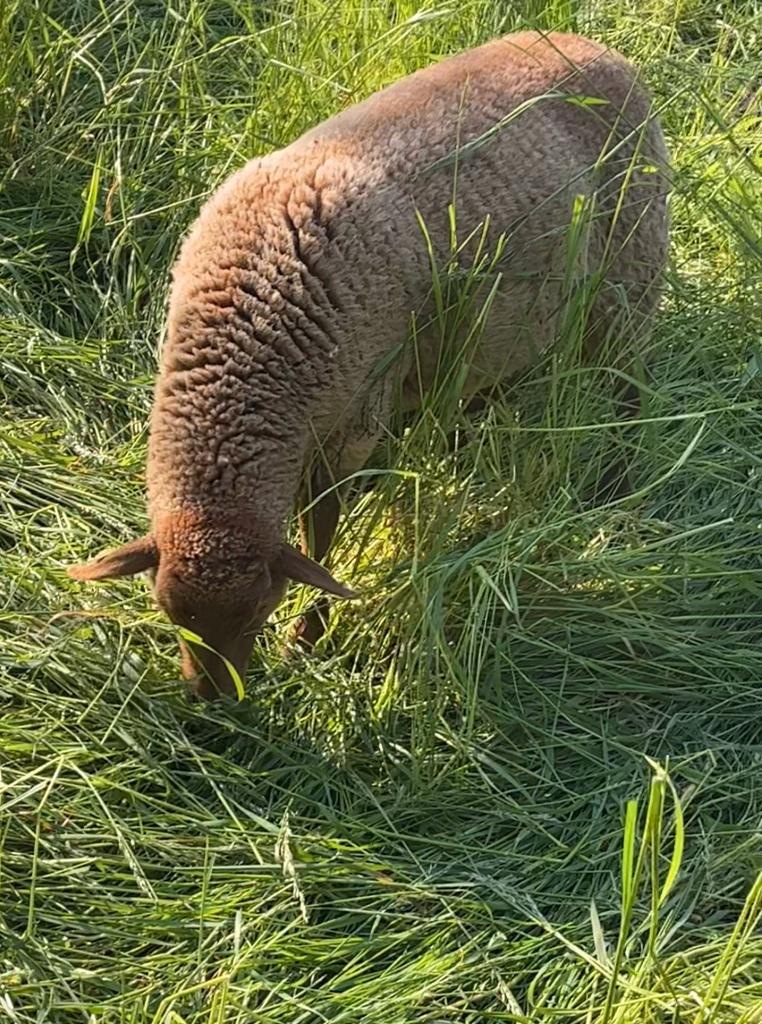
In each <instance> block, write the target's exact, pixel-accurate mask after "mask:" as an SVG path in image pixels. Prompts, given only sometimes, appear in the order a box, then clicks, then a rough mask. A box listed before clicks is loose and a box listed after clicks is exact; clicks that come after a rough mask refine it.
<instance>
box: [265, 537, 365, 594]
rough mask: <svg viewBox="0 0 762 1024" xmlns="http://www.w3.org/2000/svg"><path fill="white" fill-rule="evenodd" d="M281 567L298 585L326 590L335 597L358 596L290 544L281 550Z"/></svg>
mask: <svg viewBox="0 0 762 1024" xmlns="http://www.w3.org/2000/svg"><path fill="white" fill-rule="evenodd" d="M280 566H281V569H282V570H283V572H284V573H285V574H286V576H288V578H289V579H292V580H295V581H296V582H297V583H307V584H309V586H311V587H317V588H318V589H319V590H325V592H326V593H327V594H333V595H334V596H335V597H357V596H358V595H357V594H356V593H355V592H354V590H350V589H349V587H345V586H344V584H343V583H339V582H338V580H335V579H334V578H333V576H331V574H330V573H329V572H328V570H327V569H324V568H323V566H322V565H318V563H317V562H313V561H312V559H311V558H308V557H307V556H306V555H303V554H302V553H301V551H297V549H296V548H294V547H291V545H290V544H284V545H283V547H282V549H281V556H280Z"/></svg>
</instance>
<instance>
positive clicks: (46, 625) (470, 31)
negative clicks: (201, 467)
mask: <svg viewBox="0 0 762 1024" xmlns="http://www.w3.org/2000/svg"><path fill="white" fill-rule="evenodd" d="M759 15H760V10H759V8H755V5H754V4H753V3H750V2H746V0H736V2H722V0H720V2H718V3H711V4H710V3H707V2H705V0H683V2H682V3H680V4H665V3H663V2H662V0H645V2H641V0H638V2H635V0H612V2H610V3H606V4H600V3H597V2H595V0H587V2H582V0H552V2H551V3H550V4H548V5H547V6H544V5H543V4H540V3H535V2H530V0H517V2H516V3H513V4H510V3H502V2H501V3H495V2H489V0H465V2H462V3H460V4H447V3H443V4H439V5H437V4H428V3H426V2H425V0H418V2H417V3H413V2H408V0H395V2H393V3H389V4H381V3H373V4H371V3H365V2H362V3H359V2H357V3H350V2H349V0H337V2H328V0H323V2H321V0H293V2H290V3H285V2H283V3H280V4H278V3H269V4H259V5H252V4H248V3H245V2H243V0H214V2H213V0H177V2H176V3H174V4H159V3H151V2H147V0H124V2H121V3H116V4H108V5H106V4H103V3H99V2H97V0H81V2H79V3H77V4H71V3H64V2H63V0H7V3H6V4H5V5H4V6H3V7H2V9H0V183H1V185H0V360H1V365H2V374H1V376H0V388H1V389H2V397H3V403H4V416H3V420H2V423H1V424H0V502H1V503H2V504H1V506H0V547H1V548H2V563H3V572H2V577H1V581H0V596H1V598H2V600H1V602H0V631H1V635H2V644H1V645H0V702H1V705H2V715H1V716H0V766H1V775H0V786H1V787H2V802H3V804H2V806H3V810H2V816H1V817H0V885H1V886H2V899H1V900H0V1018H2V1019H7V1020H9V1021H13V1022H19V1024H31V1022H33V1021H34V1022H42V1021H46V1022H50V1024H70V1022H96V1021H97V1022H98V1024H101V1022H103V1024H117V1022H119V1024H138V1022H140V1024H144V1022H145V1024H149V1022H150V1024H201V1022H203V1024H222V1022H225V1024H228V1022H229V1024H233V1022H240V1024H243V1022H247V1024H248V1022H261V1024H275V1022H289V1024H318V1022H326V1021H332V1022H347V1024H360V1022H362V1024H412V1022H419V1021H420V1022H426V1024H444V1022H448V1024H449V1022H453V1024H454V1022H458V1024H488V1022H492V1021H512V1022H532V1024H541V1022H543V1024H550V1022H554V1024H555V1022H564V1024H566V1022H569V1024H635V1022H637V1024H668V1022H669V1024H678V1022H679V1024H759V1022H760V1021H762V938H761V937H760V930H759V922H760V918H761V917H762V836H761V829H760V826H761V823H762V783H761V782H760V779H762V774H761V771H762V732H761V730H760V721H761V720H760V715H759V712H758V706H759V698H760V679H761V678H762V535H761V530H762V525H761V524H762V491H761V490H760V479H761V473H762V459H761V456H760V447H759V438H760V436H762V403H761V401H760V399H761V398H762V393H761V392H760V382H761V381H762V349H761V348H760V328H761V327H762V316H761V315H760V299H759V296H760V282H761V276H760V252H761V250H760V243H759V238H760V220H759V211H760V208H762V207H761V206H760V200H762V190H760V179H759V155H760V153H759V147H760V109H759V87H760V81H761V76H762V60H760V57H759V52H760V45H759V44H760V28H759V26H760V18H759ZM528 25H538V26H540V27H544V28H572V29H576V30H578V31H582V32H585V33H588V34H591V35H594V36H596V37H598V38H600V39H602V40H604V41H606V42H609V43H611V44H613V45H615V46H617V47H619V48H620V49H622V50H623V51H624V52H625V53H626V54H627V55H628V56H629V57H631V58H632V59H633V60H635V61H637V62H638V63H640V64H641V65H642V66H643V68H644V70H645V73H646V76H647V78H648V81H649V83H650V84H651V87H652V90H653V93H654V95H655V97H656V98H657V101H658V103H659V106H660V107H661V108H662V109H663V119H664V123H665V127H666V130H667V133H668V137H669V142H670V146H671V149H672V153H673V157H674V164H675V171H674V173H675V193H674V197H673V201H672V215H673V238H674V242H673V249H672V263H671V267H670V274H669V284H668V289H667V295H666V296H665V301H664V305H663V309H662V310H661V312H660V314H659V318H658V322H657V325H656V333H655V339H654V342H655V355H654V360H653V363H652V382H651V384H650V385H649V389H648V392H647V399H646V400H645V401H644V406H643V411H642V417H641V420H640V422H639V423H637V424H636V425H634V426H621V425H618V424H617V422H616V418H615V415H614V410H613V407H612V404H611V399H610V389H609V388H607V387H606V382H607V380H608V379H609V377H608V374H607V370H606V367H605V366H601V367H598V368H592V369H590V368H588V369H581V368H580V367H578V366H576V365H574V364H569V363H565V362H564V361H563V359H560V358H557V357H556V358H551V359H549V360H547V361H546V362H545V363H543V364H542V365H541V366H538V367H537V368H536V370H534V371H532V373H531V374H529V375H528V377H527V378H526V379H525V380H524V381H522V382H521V386H520V387H516V388H514V389H512V390H509V391H507V392H506V395H505V398H504V400H503V401H501V402H498V403H497V404H496V405H495V406H494V407H493V408H492V409H491V410H490V411H489V412H488V413H486V414H485V415H484V416H483V417H482V418H481V419H479V420H477V421H476V422H474V423H472V424H470V425H467V426H466V427H465V428H464V432H463V434H462V437H461V439H460V441H461V443H460V445H459V447H458V450H457V451H455V452H452V451H450V450H449V449H448V448H447V446H446V445H445V444H444V441H443V438H442V431H441V430H440V429H439V428H438V427H439V425H438V422H437V417H436V415H435V414H434V412H435V410H434V411H432V410H429V411H428V412H427V414H425V415H424V416H423V417H422V419H421V420H420V421H419V423H418V424H416V425H414V426H413V427H411V428H410V430H409V431H408V433H407V434H406V435H405V437H404V439H403V440H402V441H399V442H393V441H389V443H388V444H387V445H386V448H385V450H384V451H382V452H380V453H379V456H378V459H377V461H376V463H375V465H376V471H377V476H378V481H379V482H378V486H377V487H376V488H375V489H374V490H373V491H370V492H368V493H365V494H363V495H362V496H361V497H360V498H359V499H358V501H357V502H356V504H355V505H354V507H353V509H352V511H351V514H350V515H349V516H348V517H347V521H346V524H345V527H344V528H343V531H342V534H341V538H340V541H339V545H338V548H337V555H336V565H337V568H338V570H339V572H340V574H341V577H342V578H345V579H347V580H348V581H349V582H350V583H351V584H352V585H356V586H358V587H360V588H362V590H363V592H364V593H365V594H366V595H367V600H366V601H364V602H362V603H360V604H358V605H354V604H353V605H347V606H344V607H343V608H342V609H341V612H340V614H339V615H338V616H337V619H336V624H335V627H334V631H333V634H332V636H331V638H330V642H329V644H328V647H327V649H326V652H325V655H324V657H323V658H322V659H320V660H314V661H307V660H305V661H304V662H298V663H296V664H294V663H291V664H286V663H284V662H282V661H281V660H280V658H279V656H278V654H277V641H278V636H279V633H280V632H282V630H283V629H284V628H285V625H286V624H287V621H288V620H289V618H290V617H291V616H293V615H294V614H295V613H296V611H297V610H298V608H299V607H300V604H301V603H302V602H303V601H304V600H305V595H303V594H302V593H300V592H299V591H298V590H295V591H294V593H293V594H291V595H290V597H289V601H288V602H287V603H286V605H285V606H284V607H283V608H282V610H281V612H280V613H279V616H278V620H277V622H276V623H275V625H274V626H273V628H271V629H269V630H268V632H267V635H265V636H264V637H263V638H262V640H261V641H260V642H259V644H258V647H257V650H256V657H255V660H254V665H253V667H252V670H251V671H250V673H249V678H248V680H247V690H248V693H249V696H250V699H248V698H247V700H246V701H245V702H243V703H242V704H240V705H237V706H234V707H230V708H214V709H210V708H206V707H204V708H198V707H192V706H190V705H188V704H187V703H186V701H185V700H184V697H183V695H182V692H181V688H180V686H179V685H178V684H177V682H176V681H175V679H176V673H177V660H176V648H175V641H174V638H173V636H172V634H171V632H170V630H169V629H168V628H167V627H166V626H165V625H164V623H163V621H162V620H161V618H160V616H158V615H157V614H156V613H155V611H154V610H153V608H152V606H151V603H150V600H149V598H148V596H147V592H146V590H145V588H144V587H143V586H142V584H140V583H139V582H135V581H132V582H125V583H119V584H110V585H108V586H104V587H102V588H91V589H86V588H83V587H80V586H78V585H76V584H74V583H72V582H71V581H69V580H68V579H67V577H66V576H65V572H64V569H65V566H66V565H67V564H69V563H71V562H74V561H78V560H80V559H81V558H82V557H83V556H85V555H87V554H89V553H92V552H94V551H96V550H98V549H100V548H103V547H105V546H107V545H109V544H113V543H118V542H120V541H122V540H126V539H129V538H131V537H132V536H133V535H135V534H136V532H138V531H141V530H142V529H143V528H144V526H145V519H144V505H143V497H142V489H141V488H142V484H141V480H142V472H143V462H144V454H145V441H146V424H147V414H148V410H149V408H150V401H151V383H152V376H153V372H154V366H155V359H156V349H157V345H158V343H159V342H160V339H161V335H162V323H163V309H164V302H165V296H166V290H167V284H168V273H169V268H170V266H171V263H172V259H173V256H174V253H175V252H176V249H177V245H178V241H179V239H180V237H181V235H182V232H183V230H184V229H185V227H186V226H187V225H188V223H189V222H190V220H191V219H192V218H193V216H194V215H195V213H196V211H197V209H198V206H199V204H200V202H201V200H202V199H203V197H204V196H206V195H207V194H208V193H209V191H210V190H211V189H212V188H213V187H215V186H216V185H217V184H218V183H219V182H220V181H221V180H222V179H223V178H224V177H225V176H226V175H227V174H228V173H229V172H230V170H231V169H232V168H234V167H237V166H239V165H240V164H241V163H242V162H243V160H244V159H245V158H247V157H248V156H250V155H253V154H256V153H260V152H264V151H267V150H269V149H270V148H272V147H275V146H279V145H282V144H284V143H286V142H287V141H289V140H290V139H292V138H293V137H294V136H295V135H296V134H298V133H299V132H300V131H302V130H303V129H306V128H307V127H308V126H310V125H312V124H313V123H315V122H316V121H318V120H320V119H321V118H323V117H325V116H327V115H328V114H329V113H331V112H332V111H335V110H337V109H339V108H341V107H342V106H344V105H346V104H348V103H350V102H353V101H355V100H356V99H359V98H360V97H362V96H364V95H367V94H368V93H370V92H371V91H373V90H374V89H375V88H377V87H379V86H380V85H382V84H383V83H386V82H388V81H390V80H392V79H394V78H395V77H397V76H399V75H401V74H404V73H406V72H409V71H411V70H413V69H415V68H417V67H419V66H422V65H426V64H428V63H430V62H431V61H433V60H435V59H437V58H439V57H440V56H442V55H444V54H446V53H449V52H451V51H455V50H458V49H461V48H464V47H466V46H468V45H472V44H475V43H478V42H479V41H482V40H484V39H486V38H488V37H490V36H492V35H494V34H497V33H498V32H501V31H508V30H510V29H512V28H514V27H519V26H528ZM617 450H622V451H624V452H626V453H627V455H628V458H629V460H630V463H631V466H632V471H633V477H634V481H635V489H636V493H635V495H634V496H633V498H631V499H628V500H625V501H622V502H615V503H609V504H597V505H591V504H590V503H589V502H587V503H586V502H584V501H583V496H584V495H585V494H586V492H587V489H588V488H589V486H590V484H591V482H592V481H594V479H595V477H596V476H597V474H598V473H599V471H600V469H601V467H603V466H605V465H606V464H607V462H608V461H609V460H610V459H611V458H612V457H613V454H614V453H615V452H616V451H617ZM389 466H395V467H396V470H395V471H390V470H388V468H385V467H389Z"/></svg>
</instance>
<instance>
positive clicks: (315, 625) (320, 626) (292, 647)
mask: <svg viewBox="0 0 762 1024" xmlns="http://www.w3.org/2000/svg"><path fill="white" fill-rule="evenodd" d="M324 615H325V612H322V611H321V610H319V609H317V608H311V609H310V610H309V611H308V612H305V614H304V615H302V616H300V617H299V618H298V619H297V620H296V622H295V623H294V627H293V629H292V630H291V632H290V634H289V637H288V641H287V650H288V652H289V653H291V652H293V651H304V652H306V653H307V654H311V653H312V651H313V650H314V648H315V644H316V643H317V642H318V640H319V639H320V638H321V637H322V636H323V634H324V633H325V629H326V621H325V618H324Z"/></svg>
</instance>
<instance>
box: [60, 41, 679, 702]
mask: <svg viewBox="0 0 762 1024" xmlns="http://www.w3.org/2000/svg"><path fill="white" fill-rule="evenodd" d="M666 166H667V152H666V149H665V145H664V141H663V137H662V133H661V130H660V128H659V125H658V123H657V121H656V120H655V118H654V117H653V116H652V114H651V110H650V102H649V99H648V97H647V95H646V93H645V92H644V90H643V89H642V87H641V86H640V85H639V84H637V81H636V76H635V73H634V72H633V70H632V69H631V67H630V66H629V65H628V64H627V63H626V62H625V61H624V59H623V58H622V57H621V56H620V55H619V54H617V53H616V52H614V51H612V50H608V49H606V48H604V47H603V46H600V45H598V44H596V43H593V42H590V41H589V40H586V39H582V38H579V37H577V36H572V35H562V34H551V35H549V36H542V35H540V34H538V33H535V32H523V33H519V34H516V35H511V36H507V37H506V38H503V39H498V40H495V41H493V42H491V43H488V44H487V45H486V46H482V47H479V48H478V49H474V50H471V51H469V52H466V53H463V54H460V55H458V56H455V57H452V58H450V59H448V60H443V61H442V62H441V63H438V64H436V65H434V66H433V67H430V68H428V69H426V70H423V71H419V72H417V73H416V74H413V75H411V76H409V77H408V78H405V79H403V80H401V81H399V82H397V83H396V84H394V85H392V86H391V87H389V88H387V89H384V90H383V91H381V92H379V93H377V94H376V95H374V96H372V97H371V98H370V99H368V100H366V101H365V102H363V103H360V104H358V105H357V106H354V107H351V108H349V109H348V110H345V111H343V112H342V113H340V114H338V115H337V116H335V117H333V118H331V119H330V120H328V121H326V122H325V123H324V124H321V125H319V126H318V127H317V128H314V129H312V130H311V131H309V132H307V133H306V134H305V135H303V136H302V137H301V138H300V139H298V140H297V141H296V142H294V143H293V144H292V145H290V146H287V147H286V148H285V149H283V150H280V151H278V152H275V153H271V154H270V155H269V156H266V157H263V158H261V159H255V160H252V161H251V162H250V163H248V164H247V165H246V166H245V167H243V168H242V169H241V170H240V171H238V172H237V173H236V174H234V175H233V176H232V177H231V178H230V179H229V180H228V181H227V182H226V183H225V184H224V185H223V186H222V187H221V188H220V189H219V191H218V192H217V193H216V194H215V195H214V196H213V197H212V198H211V199H210V200H209V202H208V203H207V204H206V205H205V207H204V208H203V209H202V211H201V214H200V216H199V218H198V220H197V222H196V224H195V226H194V227H193V229H192V231H191V232H190V235H189V237H188V238H187V240H186V241H185V243H184V245H183V248H182V252H181V254H180V257H179V260H178V263H177V266H176V268H175V271H174V281H173V286H172V292H171V301H170V310H169V322H168V342H167V344H166V346H165V348H164V351H163V355H162V361H161V370H160V373H159V377H158V381H157V385H156V394H155V402H154V408H153V415H152V421H151V439H150V447H149V455H148V492H149V510H150V517H151V533H150V534H149V535H148V536H146V537H143V538H141V539H139V540H135V541H133V542H132V543H130V544H126V545H125V546H124V547H122V548H120V549H119V550H117V551H114V552H111V553H108V554H106V555H105V556H103V557H101V558H99V559H97V560H96V561H94V562H91V563H90V564H88V565H84V566H78V567H76V568H73V569H71V570H70V572H71V575H72V576H73V577H74V578H75V579H79V580H93V579H106V578H113V577H118V576H125V575H130V574H132V573H137V572H141V571H144V570H150V571H151V572H152V575H153V581H154V589H155V595H156V599H157V601H158V603H159V605H160V606H161V607H162V608H163V609H164V611H165V612H166V613H167V615H168V616H169V618H170V619H171V620H172V621H173V622H175V623H177V624H179V625H181V626H184V627H186V628H187V629H189V630H192V631H193V632H194V633H196V634H199V635H200V636H201V637H203V639H204V640H205V641H206V644H207V645H208V646H209V647H211V648H213V650H211V651H210V650H208V649H207V648H206V647H200V646H198V645H195V644H184V645H183V647H184V650H183V672H184V675H185V676H186V678H188V679H190V680H192V681H193V688H194V690H195V692H197V693H199V694H200V695H202V696H205V697H213V696H215V695H217V694H218V693H222V694H225V693H231V692H232V691H233V680H232V678H231V675H230V673H229V671H228V669H227V667H226V666H225V663H224V660H223V659H222V658H220V657H219V656H218V655H222V656H223V657H224V658H225V659H228V661H229V662H230V663H232V665H233V666H234V667H235V668H236V669H237V670H238V672H239V673H241V674H243V673H244V671H245V668H246V665H247V662H248V659H249V656H250V653H251V649H252V643H253V637H254V635H255V633H256V632H257V630H258V629H259V628H260V626H261V625H262V623H263V622H264V621H265V619H266V618H267V617H268V616H269V615H270V613H271V612H272V611H273V609H274V608H275V606H276V605H277V604H278V602H279V601H280V600H281V598H282V596H283V593H284V590H285V587H286V583H287V581H288V580H296V581H299V582H301V583H307V584H310V585H312V586H315V587H318V588H320V589H322V590H323V591H324V592H325V593H327V594H332V595H335V596H338V597H351V596H353V595H352V593H351V591H349V590H348V589H347V588H346V587H344V586H343V585H342V584H340V583H338V582H336V580H334V579H333V578H332V576H331V575H330V574H329V573H328V571H327V570H326V569H324V568H323V567H322V566H321V565H319V564H317V562H316V561H313V560H312V558H310V557H308V555H307V550H309V551H310V554H311V555H312V556H313V558H315V559H322V558H323V557H324V556H325V554H326V552H327V551H328V549H329V546H330V543H331V538H332V536H333V534H334V531H335V528H336V524H337V520H338V515H339V500H338V498H337V496H336V492H335V489H334V490H331V489H330V485H331V483H332V481H336V480H341V479H343V478H345V477H347V476H348V475H350V474H352V473H354V472H356V471H357V470H359V469H360V468H361V467H362V466H363V465H364V464H365V463H366V461H367V459H368V458H369V456H370V454H371V452H372V450H373V448H374V446H375V445H376V443H377V440H378V438H379V437H380V436H381V435H382V433H383V432H384V431H385V430H387V429H388V428H389V423H390V419H391V414H392V411H393V409H394V408H397V407H399V403H401V404H402V405H403V407H405V408H414V407H415V406H416V404H417V403H418V401H419V398H420V395H421V394H422V393H423V392H425V391H426V390H427V388H428V387H430V386H431V384H432V381H433V379H434V376H435V374H436V372H437V360H438V356H439V355H440V353H441V344H440V339H439V336H438V334H437V332H436V330H435V329H433V328H432V327H429V330H428V331H427V330H426V328H425V323H426V316H427V315H429V316H430V315H431V311H432V299H431V294H432V273H431V262H430V261H431V252H430V251H429V249H428V248H427V245H428V246H430V249H431V250H432V251H433V253H434V256H435V257H436V259H437V261H438V265H440V266H441V265H443V263H444V262H445V261H446V260H447V259H448V258H449V257H450V255H451V245H450V221H449V219H448V218H449V213H448V207H449V205H450V204H453V206H454V208H455V210H456V216H457V228H458V233H459V235H460V237H461V238H462V239H463V238H467V237H468V236H469V234H470V233H472V232H474V233H475V234H478V229H479V226H480V225H483V224H484V223H485V221H486V220H487V218H489V227H488V232H489V239H490V241H491V242H492V241H494V240H496V239H498V238H500V237H504V238H505V244H506V248H505V251H504V252H503V254H502V256H501V265H500V270H501V274H502V276H501V278H500V283H499V287H498V289H497V292H496V294H495V297H494V301H493V302H492V305H491V308H490V310H489V316H488V320H487V322H486V325H485V327H484V330H483V333H482V334H481V337H480V341H479V345H478V348H477V350H476V352H475V353H474V354H473V356H472V359H471V362H470V364H469V375H468V380H467V383H466V387H465V392H466V394H468V395H472V394H476V393H477V392H480V391H484V390H485V389H486V388H488V387H489V386H491V385H494V383H495V382H496V381H498V380H499V379H501V378H505V377H507V376H512V375H514V374H516V373H517V372H518V371H521V370H523V369H524V368H525V367H527V366H528V365H529V364H530V363H531V362H532V361H533V360H534V359H535V358H536V355H537V353H538V352H541V351H542V350H543V349H544V348H546V347H547V345H548V344H549V343H550V342H551V341H552V340H553V337H554V334H556V333H557V332H558V329H559V323H560V318H561V317H562V315H563V311H564V306H565V303H566V301H567V300H568V297H569V258H570V246H569V241H568V240H569V235H570V231H569V230H568V229H569V225H570V223H571V221H572V209H573V206H574V204H575V197H577V196H580V195H581V196H583V197H585V199H586V200H587V201H588V208H589V209H591V210H592V216H590V217H589V218H588V219H587V222H586V225H585V229H584V244H580V243H579V239H578V240H577V243H576V248H575V249H574V252H573V261H574V267H575V274H576V277H575V279H574V280H575V281H576V282H577V284H576V287H577V288H579V287H581V285H580V281H581V279H582V277H584V280H585V282H586V284H587V285H588V286H590V284H591V282H592V283H593V284H594V287H593V288H592V290H591V300H590V311H589V316H588V320H587V324H588V332H587V336H586V348H587V351H594V350H595V347H596V345H597V344H599V343H600V340H601V338H603V336H604V335H605V334H606V332H611V331H612V330H615V331H617V332H619V333H620V334H621V333H622V331H623V330H624V329H625V328H626V330H627V332H628V333H629V334H630V335H632V334H633V333H635V332H637V334H638V337H639V338H640V337H645V334H646V333H647V323H648V319H649V316H650V314H651V312H652V310H653V308H654V305H655V303H656V301H657V297H658V290H659V288H658V282H659V278H660V274H661V271H662V268H663V264H664V261H665V254H666V248H667V218H666V191H667V189H666V186H665V168H666ZM577 209H579V207H577ZM421 224H423V225H425V229H426V233H427V234H428V237H429V242H428V243H427V242H426V241H425V239H424V232H423V231H422V228H421ZM578 227H579V223H578V222H577V228H578ZM473 258H474V247H473V246H471V248H470V249H469V248H466V249H464V250H463V251H461V252H460V254H459V259H460V261H461V265H462V266H463V267H464V268H467V266H468V262H469V259H471V260H473ZM427 310H428V314H427ZM413 312H416V313H417V314H418V323H419V324H424V327H423V328H420V329H419V330H418V331H417V334H416V337H415V342H413V340H412V339H411V337H410V333H409V328H410V322H411V314H412V313H413ZM406 339H408V340H407V342H406ZM622 347H623V348H624V347H625V346H624V344H623V345H622ZM379 367H381V368H382V370H381V371H379ZM305 488H307V489H309V490H310V491H311V493H312V494H314V495H320V494H324V492H326V491H328V493H325V494H324V496H323V497H322V499H321V500H320V501H319V502H318V503H317V504H316V505H315V507H314V509H313V510H312V511H311V512H310V513H309V515H308V516H302V519H301V527H302V551H301V552H300V551H297V550H296V549H295V548H294V547H291V546H290V545H289V544H287V543H286V542H285V540H284V529H285V524H286V523H287V520H288V518H289V516H290V514H291V513H292V511H293V510H294V507H295V505H296V504H297V501H298V500H299V498H300V496H302V497H303V495H304V489H305ZM308 519H309V522H308V521H307V520H308ZM321 630H322V618H321V617H320V616H317V615H316V614H314V613H312V614H311V615H308V616H307V617H306V618H305V619H304V620H303V621H302V622H301V623H300V626H299V631H300V633H301V638H302V640H303V641H304V642H305V644H310V643H313V642H314V641H315V639H316V638H317V637H318V636H319V635H320V632H321ZM215 652H216V653H215Z"/></svg>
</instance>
